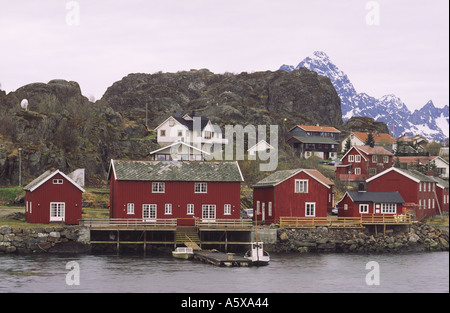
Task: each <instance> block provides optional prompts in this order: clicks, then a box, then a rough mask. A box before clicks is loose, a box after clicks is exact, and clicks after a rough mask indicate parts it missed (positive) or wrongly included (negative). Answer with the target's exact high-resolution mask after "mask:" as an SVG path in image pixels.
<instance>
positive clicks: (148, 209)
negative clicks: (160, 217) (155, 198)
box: [142, 204, 156, 222]
mask: <svg viewBox="0 0 450 313" xmlns="http://www.w3.org/2000/svg"><path fill="white" fill-rule="evenodd" d="M142 219H143V220H144V221H145V222H156V204H143V205H142Z"/></svg>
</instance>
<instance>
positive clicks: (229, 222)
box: [195, 218, 253, 228]
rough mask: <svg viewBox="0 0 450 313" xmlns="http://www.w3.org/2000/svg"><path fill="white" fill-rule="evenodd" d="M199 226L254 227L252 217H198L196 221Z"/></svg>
mask: <svg viewBox="0 0 450 313" xmlns="http://www.w3.org/2000/svg"><path fill="white" fill-rule="evenodd" d="M195 226H197V227H211V228H227V227H236V228H251V227H253V221H252V220H251V219H215V220H205V219H200V218H197V219H196V221H195Z"/></svg>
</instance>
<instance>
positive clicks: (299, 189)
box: [295, 179, 308, 193]
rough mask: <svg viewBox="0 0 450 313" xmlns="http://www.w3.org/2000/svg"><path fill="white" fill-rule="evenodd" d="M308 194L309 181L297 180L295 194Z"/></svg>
mask: <svg viewBox="0 0 450 313" xmlns="http://www.w3.org/2000/svg"><path fill="white" fill-rule="evenodd" d="M307 192H308V180H307V179H296V180H295V193H307Z"/></svg>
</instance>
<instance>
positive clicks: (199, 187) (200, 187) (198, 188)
mask: <svg viewBox="0 0 450 313" xmlns="http://www.w3.org/2000/svg"><path fill="white" fill-rule="evenodd" d="M194 193H208V183H195V184H194Z"/></svg>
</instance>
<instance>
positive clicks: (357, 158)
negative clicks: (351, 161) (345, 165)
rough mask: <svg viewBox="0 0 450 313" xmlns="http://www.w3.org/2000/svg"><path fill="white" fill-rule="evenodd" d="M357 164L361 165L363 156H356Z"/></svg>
mask: <svg viewBox="0 0 450 313" xmlns="http://www.w3.org/2000/svg"><path fill="white" fill-rule="evenodd" d="M355 162H356V163H361V156H360V155H359V154H357V155H355Z"/></svg>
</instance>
